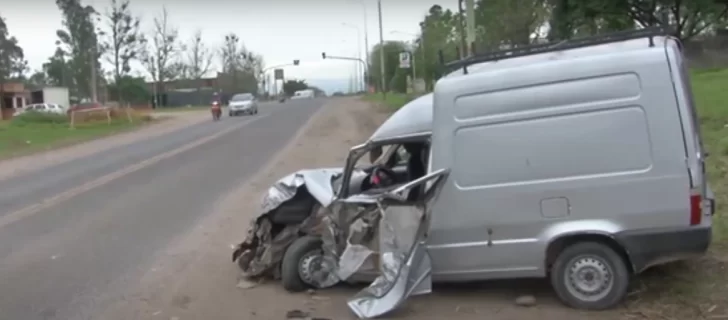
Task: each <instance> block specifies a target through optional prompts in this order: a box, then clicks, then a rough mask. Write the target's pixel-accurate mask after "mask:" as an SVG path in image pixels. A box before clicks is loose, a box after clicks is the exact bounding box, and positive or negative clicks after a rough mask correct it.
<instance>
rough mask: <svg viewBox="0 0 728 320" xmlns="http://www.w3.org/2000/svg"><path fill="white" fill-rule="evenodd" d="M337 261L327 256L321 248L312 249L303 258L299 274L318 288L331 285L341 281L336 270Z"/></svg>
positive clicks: (306, 281) (302, 278)
mask: <svg viewBox="0 0 728 320" xmlns="http://www.w3.org/2000/svg"><path fill="white" fill-rule="evenodd" d="M335 268H336V261H334V260H333V259H332V258H330V257H326V256H325V255H324V254H323V252H321V251H320V250H316V251H311V252H309V253H307V254H306V255H304V256H303V258H301V260H300V262H299V264H298V276H299V277H301V280H303V282H305V283H306V284H308V285H311V286H313V287H316V288H327V287H331V286H333V285H335V284H337V283H338V282H339V278H338V277H337V276H336V274H335V272H334V270H335Z"/></svg>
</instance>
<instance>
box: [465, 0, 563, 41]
mask: <svg viewBox="0 0 728 320" xmlns="http://www.w3.org/2000/svg"><path fill="white" fill-rule="evenodd" d="M547 9H548V6H547V2H546V1H545V0H477V1H476V3H475V22H476V24H477V26H478V27H479V29H478V37H477V38H479V39H478V41H477V42H478V44H480V45H481V46H482V48H478V49H498V48H499V47H501V46H503V45H507V46H519V45H527V44H529V43H531V42H532V41H533V40H535V39H538V37H539V36H540V35H539V32H538V31H539V29H540V28H541V27H542V26H543V24H544V22H545V21H546V19H547V16H548V15H547Z"/></svg>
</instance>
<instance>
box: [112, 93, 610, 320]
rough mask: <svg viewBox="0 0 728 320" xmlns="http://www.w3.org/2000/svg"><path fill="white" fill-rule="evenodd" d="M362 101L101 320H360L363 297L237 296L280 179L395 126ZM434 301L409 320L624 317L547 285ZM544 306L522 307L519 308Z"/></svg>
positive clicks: (270, 289) (184, 241) (457, 291)
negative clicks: (353, 308) (530, 301)
mask: <svg viewBox="0 0 728 320" xmlns="http://www.w3.org/2000/svg"><path fill="white" fill-rule="evenodd" d="M372 110H373V109H372V107H371V105H370V104H368V103H367V102H362V101H359V100H356V99H354V98H342V99H336V100H332V101H331V102H330V103H329V104H327V105H326V106H324V107H323V108H322V109H321V110H320V111H319V112H318V113H317V114H316V115H315V116H314V117H313V118H312V119H311V120H310V122H309V123H308V124H307V125H306V126H305V127H304V128H303V129H302V131H301V132H300V133H299V135H298V136H297V138H295V139H294V140H293V141H292V143H290V144H289V145H288V147H287V148H285V149H283V150H282V151H281V152H280V153H279V154H278V156H277V157H276V158H275V160H274V161H272V162H271V163H270V165H269V167H268V168H266V169H265V170H262V171H261V172H260V173H259V174H258V175H257V176H256V177H253V178H252V180H250V181H249V182H248V183H247V184H245V185H244V186H241V187H240V188H239V189H237V190H235V191H234V192H232V193H231V194H229V195H228V196H227V197H225V198H224V199H222V201H221V202H220V206H219V207H218V208H217V210H215V212H214V213H212V214H211V215H210V216H208V217H207V218H206V219H205V220H203V221H200V223H199V224H198V227H197V228H196V229H195V230H193V231H192V232H191V233H189V234H186V235H182V236H180V238H179V239H178V241H176V242H175V245H174V246H173V247H171V248H169V249H168V250H166V251H165V252H160V253H159V255H158V260H157V263H155V265H154V267H153V268H152V269H150V270H148V271H146V272H145V274H144V276H143V277H141V279H140V281H138V282H137V283H135V285H134V287H135V289H133V290H132V291H131V292H130V293H129V294H128V295H127V296H126V297H125V299H123V300H117V301H113V303H110V307H109V308H108V309H107V312H106V313H105V314H103V316H100V317H99V318H102V319H180V320H182V319H213V318H214V319H238V320H239V319H286V313H287V312H288V311H290V310H296V309H297V310H302V311H305V312H308V313H310V315H311V317H316V318H321V319H337V320H339V319H354V318H355V317H354V316H353V315H352V314H351V313H350V312H349V310H348V309H347V308H346V303H345V301H346V299H347V298H349V297H351V296H353V295H354V294H355V293H356V292H357V291H358V290H360V289H361V287H340V288H335V289H332V290H323V291H319V292H316V293H303V294H290V293H287V292H285V291H284V290H283V289H282V288H281V286H280V285H279V284H278V283H273V282H271V283H264V284H260V285H258V286H256V287H254V288H250V289H243V288H238V287H236V283H237V279H238V275H239V272H238V269H237V267H236V266H235V264H233V263H232V261H231V254H232V248H231V246H232V245H234V244H236V243H238V242H239V241H241V240H242V239H243V238H244V237H245V232H246V231H247V227H248V225H249V223H250V219H251V217H252V214H254V213H255V212H257V210H258V207H259V204H260V199H261V196H262V194H263V192H264V191H265V190H266V189H267V188H268V186H270V185H271V184H272V183H273V182H275V181H276V180H277V179H278V178H280V177H282V176H284V175H286V174H288V173H290V172H293V171H296V170H299V169H304V168H316V167H330V166H341V165H342V163H343V162H344V159H345V157H346V154H347V151H348V149H349V148H350V147H351V146H352V145H354V144H357V143H360V142H363V141H365V139H366V138H367V137H368V136H369V135H370V134H371V133H372V132H373V131H374V129H376V127H377V126H378V125H379V124H380V123H381V122H382V121H383V120H384V119H386V117H387V116H388V115H387V114H385V113H384V112H372ZM434 291H435V292H434V293H433V294H430V295H424V296H419V297H414V298H412V299H410V300H408V301H407V302H406V304H405V305H403V306H401V307H400V309H399V311H397V312H396V314H394V315H392V317H394V318H401V319H433V320H434V319H445V318H447V317H453V316H455V317H457V318H458V319H465V320H467V319H473V320H475V319H483V318H488V319H500V320H505V319H540V320H550V319H553V320H556V319H558V320H569V319H584V318H585V317H586V316H589V317H590V318H592V319H622V318H624V316H623V314H622V311H615V312H606V313H598V314H588V315H586V314H584V313H582V312H578V311H574V310H570V309H567V308H565V307H563V306H561V305H560V304H558V303H556V302H555V299H554V298H553V295H552V294H551V291H550V289H549V288H548V286H546V285H545V283H544V282H542V281H519V282H513V281H509V282H497V283H494V282H488V283H478V284H469V285H458V286H436V287H435V289H434ZM524 294H532V295H534V296H535V297H536V301H537V303H536V305H535V306H532V307H521V306H517V305H516V304H515V303H514V299H515V298H516V297H518V296H521V295H524Z"/></svg>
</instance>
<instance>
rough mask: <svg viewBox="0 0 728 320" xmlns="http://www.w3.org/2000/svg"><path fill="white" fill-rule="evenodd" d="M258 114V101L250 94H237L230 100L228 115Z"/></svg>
mask: <svg viewBox="0 0 728 320" xmlns="http://www.w3.org/2000/svg"><path fill="white" fill-rule="evenodd" d="M240 114H258V99H256V98H255V96H253V95H252V94H250V93H238V94H236V95H234V96H233V97H232V98H230V102H229V103H228V115H229V116H231V117H234V116H237V115H240Z"/></svg>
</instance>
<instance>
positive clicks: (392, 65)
mask: <svg viewBox="0 0 728 320" xmlns="http://www.w3.org/2000/svg"><path fill="white" fill-rule="evenodd" d="M406 48H407V46H406V44H405V43H404V42H402V41H385V42H384V46H381V45H379V44H377V45H375V46H374V48H372V52H371V53H370V56H371V57H375V58H374V59H373V60H372V63H371V65H370V70H369V74H371V75H372V78H374V79H376V80H379V79H381V74H382V73H381V67H380V59H379V52H380V51H381V50H384V67H385V69H384V78H385V79H386V81H387V83H388V84H389V86H388V89H392V90H394V91H402V89H403V88H402V87H401V86H400V85H401V83H402V82H401V80H400V79H401V76H400V77H397V78H396V79H395V75H397V71H398V70H399V54H400V53H401V52H403V51H405V50H406ZM400 72H401V71H400ZM405 79H406V78H405ZM396 80H399V81H396ZM405 81H406V80H405ZM375 84H376V86H377V90H378V91H379V90H381V88H380V86H381V84H380V81H377V82H375ZM398 84H399V85H398ZM404 87H405V88H404V90H406V82H405V84H404Z"/></svg>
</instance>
